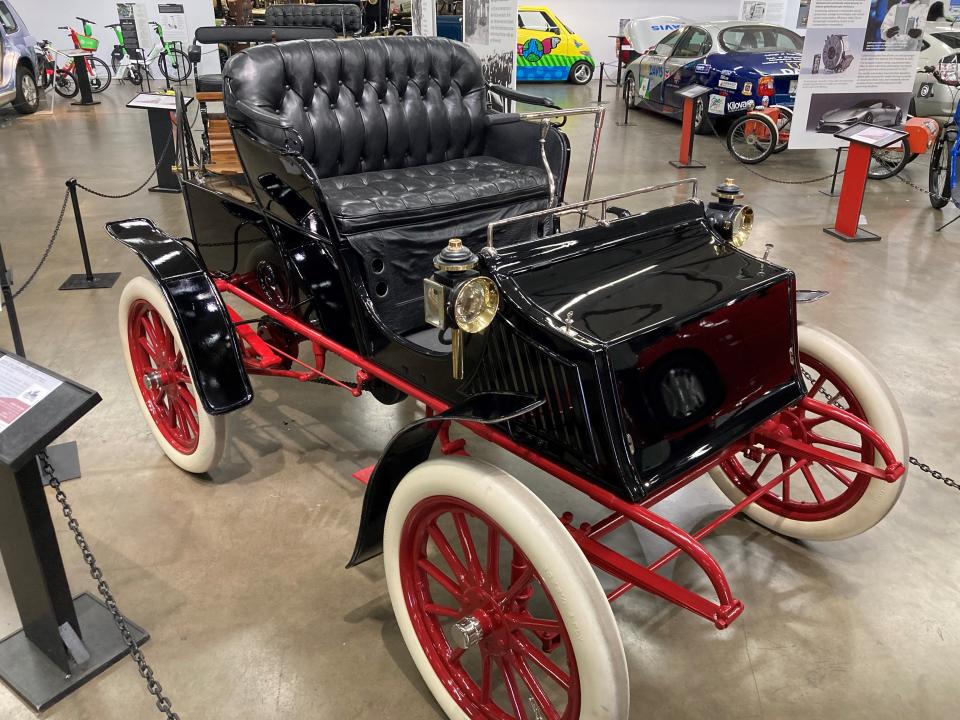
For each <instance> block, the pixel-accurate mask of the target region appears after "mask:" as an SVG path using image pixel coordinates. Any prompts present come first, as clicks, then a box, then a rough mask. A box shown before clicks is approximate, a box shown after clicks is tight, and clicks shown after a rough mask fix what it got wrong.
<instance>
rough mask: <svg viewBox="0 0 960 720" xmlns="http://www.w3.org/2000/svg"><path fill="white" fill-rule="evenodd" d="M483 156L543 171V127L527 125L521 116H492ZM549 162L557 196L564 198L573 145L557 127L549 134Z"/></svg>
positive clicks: (488, 116)
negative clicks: (541, 148)
mask: <svg viewBox="0 0 960 720" xmlns="http://www.w3.org/2000/svg"><path fill="white" fill-rule="evenodd" d="M487 119H488V124H487V132H486V141H485V143H484V148H483V154H484V155H487V156H489V157H494V158H497V159H498V160H503V161H504V162H508V163H513V164H515V165H529V166H531V167H536V168H543V158H542V156H541V154H540V131H541V126H540V124H539V123H535V122H527V121H526V120H523V119H522V118H520V117H519V116H517V115H510V114H506V113H503V114H490V115H487ZM545 150H546V153H547V162H548V163H549V165H550V170H551V172H552V173H553V177H554V179H555V181H556V187H557V195H558V197H560V198H562V197H563V191H564V189H565V187H566V182H567V171H568V169H569V165H570V141H569V140H568V139H567V136H566V135H565V134H564V133H563V132H562V131H561V130H560V129H559V128H557V127H555V126H553V127H550V128H549V130H548V132H547V142H546V147H545Z"/></svg>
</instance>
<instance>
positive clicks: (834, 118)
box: [821, 108, 867, 122]
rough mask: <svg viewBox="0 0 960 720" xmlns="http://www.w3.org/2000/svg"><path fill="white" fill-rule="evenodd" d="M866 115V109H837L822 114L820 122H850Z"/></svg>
mask: <svg viewBox="0 0 960 720" xmlns="http://www.w3.org/2000/svg"><path fill="white" fill-rule="evenodd" d="M866 113H867V109H866V108H837V109H836V110H831V111H830V112H826V113H824V114H823V117H822V118H821V120H823V121H824V122H850V121H851V120H856V119H857V118H859V117H863V116H864V115H865V114H866Z"/></svg>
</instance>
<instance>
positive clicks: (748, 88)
mask: <svg viewBox="0 0 960 720" xmlns="http://www.w3.org/2000/svg"><path fill="white" fill-rule="evenodd" d="M742 92H743V94H744V95H753V83H752V82H745V83H744V84H743V91H742Z"/></svg>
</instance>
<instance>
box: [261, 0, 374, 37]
mask: <svg viewBox="0 0 960 720" xmlns="http://www.w3.org/2000/svg"><path fill="white" fill-rule="evenodd" d="M264 21H265V22H266V24H267V25H271V26H274V27H291V26H295V27H326V28H331V29H332V30H336V31H337V32H338V33H343V34H344V35H353V34H355V33H358V32H360V31H361V30H362V29H363V12H362V11H361V10H360V6H359V5H354V4H352V3H339V4H330V3H327V4H323V5H271V6H270V7H268V8H267V12H266V13H265V15H264Z"/></svg>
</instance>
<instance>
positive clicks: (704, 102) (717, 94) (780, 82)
mask: <svg viewBox="0 0 960 720" xmlns="http://www.w3.org/2000/svg"><path fill="white" fill-rule="evenodd" d="M802 51H803V38H802V37H800V36H799V35H798V34H797V33H795V32H793V31H792V30H788V29H787V28H785V27H781V26H779V25H771V24H768V23H752V22H744V21H742V20H732V21H724V22H707V23H699V24H689V25H686V26H685V27H682V28H680V29H679V30H675V31H673V32H672V33H670V34H669V35H667V36H666V37H665V38H663V39H662V40H661V41H660V42H659V43H658V44H657V45H656V46H655V47H653V48H651V49H650V50H648V51H647V52H646V53H644V54H643V55H641V56H640V57H638V58H637V59H636V60H634V61H633V62H632V63H630V65H629V66H628V67H627V73H626V78H625V81H624V97H625V98H626V100H627V102H628V103H629V104H630V105H631V107H637V108H645V109H648V110H653V111H655V112H659V113H662V114H664V115H670V116H674V117H678V118H679V117H680V115H681V112H682V110H683V98H682V97H681V96H680V95H679V93H680V91H681V90H683V89H684V88H686V87H689V86H690V85H703V86H705V87H708V88H710V90H711V93H710V94H709V95H703V96H701V97H700V98H698V99H697V101H696V102H697V105H696V111H695V122H696V129H697V132H705V131H708V130H709V127H710V124H709V121H710V120H711V119H712V120H713V123H714V124H715V125H716V124H718V122H717V121H718V120H721V122H722V120H724V119H728V118H736V117H739V116H741V115H744V114H745V113H747V112H749V111H751V110H754V109H760V108H764V107H769V106H771V105H783V106H786V107H788V108H793V101H794V98H795V96H796V94H797V77H798V75H799V73H800V58H801V54H802Z"/></svg>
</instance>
